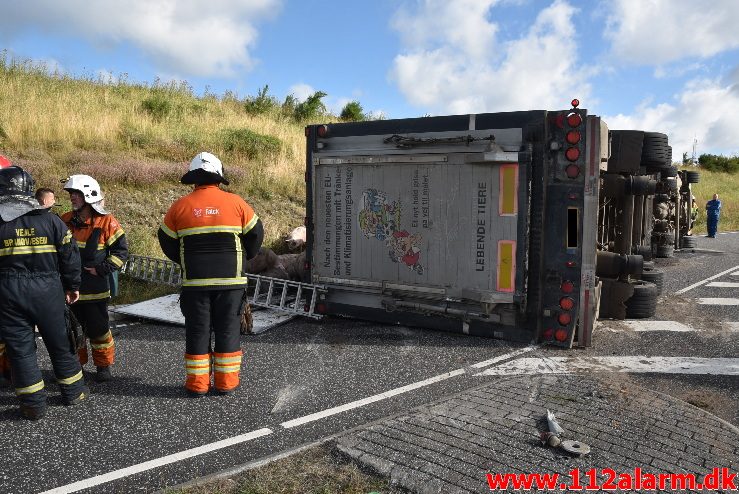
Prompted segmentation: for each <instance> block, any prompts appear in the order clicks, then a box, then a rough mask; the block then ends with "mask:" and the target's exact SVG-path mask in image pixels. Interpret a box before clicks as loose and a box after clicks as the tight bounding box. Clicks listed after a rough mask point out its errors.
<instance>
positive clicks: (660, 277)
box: [641, 268, 665, 295]
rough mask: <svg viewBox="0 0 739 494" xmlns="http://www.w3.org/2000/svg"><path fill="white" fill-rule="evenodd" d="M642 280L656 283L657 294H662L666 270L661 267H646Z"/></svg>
mask: <svg viewBox="0 0 739 494" xmlns="http://www.w3.org/2000/svg"><path fill="white" fill-rule="evenodd" d="M641 279H642V281H648V282H649V283H654V285H655V286H656V287H657V295H662V288H663V287H664V285H665V272H664V271H662V270H661V269H655V268H644V270H643V271H642V273H641Z"/></svg>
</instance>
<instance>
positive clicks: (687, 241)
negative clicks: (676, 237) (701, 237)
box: [680, 235, 698, 249]
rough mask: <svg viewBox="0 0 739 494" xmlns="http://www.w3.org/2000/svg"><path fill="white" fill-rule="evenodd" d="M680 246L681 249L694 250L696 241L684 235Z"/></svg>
mask: <svg viewBox="0 0 739 494" xmlns="http://www.w3.org/2000/svg"><path fill="white" fill-rule="evenodd" d="M680 244H681V246H682V248H683V249H695V248H696V246H697V245H698V239H697V238H696V237H694V236H692V235H689V236H688V235H686V236H685V237H683V238H682V240H681V241H680Z"/></svg>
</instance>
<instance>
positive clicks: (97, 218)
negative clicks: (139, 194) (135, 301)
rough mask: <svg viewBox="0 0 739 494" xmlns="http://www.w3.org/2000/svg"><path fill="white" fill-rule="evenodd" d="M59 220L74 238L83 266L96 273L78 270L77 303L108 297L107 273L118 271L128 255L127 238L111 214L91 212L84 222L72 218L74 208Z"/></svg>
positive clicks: (106, 298)
mask: <svg viewBox="0 0 739 494" xmlns="http://www.w3.org/2000/svg"><path fill="white" fill-rule="evenodd" d="M62 220H63V221H64V222H65V223H66V224H67V226H68V227H69V229H70V230H71V231H72V236H74V238H75V240H77V245H78V246H79V249H80V257H81V259H82V266H83V267H89V268H92V267H94V268H95V270H96V271H97V273H98V274H97V275H94V274H91V273H89V272H87V271H86V270H84V269H83V270H82V284H81V286H80V300H79V302H78V303H84V302H99V301H101V300H108V298H110V284H109V280H108V279H109V276H108V275H110V273H112V272H113V271H116V270H119V269H121V268H122V267H123V264H124V263H125V262H126V259H127V258H128V241H127V240H126V234H125V233H124V231H123V228H121V225H120V223H118V220H116V219H115V217H114V216H113V215H112V214H106V215H99V214H97V213H95V212H93V213H92V216H91V217H90V218H88V219H87V221H84V222H82V221H81V220H79V218H78V217H77V218H75V213H74V211H69V212H67V213H64V214H63V215H62Z"/></svg>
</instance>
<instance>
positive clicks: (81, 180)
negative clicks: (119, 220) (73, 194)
mask: <svg viewBox="0 0 739 494" xmlns="http://www.w3.org/2000/svg"><path fill="white" fill-rule="evenodd" d="M64 190H67V191H70V190H76V191H77V192H80V193H82V195H83V196H84V197H85V202H86V203H87V204H89V205H90V206H92V209H94V210H95V211H97V212H98V213H100V214H108V211H106V210H105V207H104V206H103V191H102V190H100V184H99V183H98V181H97V180H95V179H94V178H92V177H91V176H89V175H72V176H71V177H69V178H68V179H67V183H66V184H64Z"/></svg>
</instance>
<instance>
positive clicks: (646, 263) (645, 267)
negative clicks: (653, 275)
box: [642, 261, 654, 269]
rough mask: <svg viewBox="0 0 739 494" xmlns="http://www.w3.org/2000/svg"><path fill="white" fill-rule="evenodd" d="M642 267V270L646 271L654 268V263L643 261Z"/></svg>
mask: <svg viewBox="0 0 739 494" xmlns="http://www.w3.org/2000/svg"><path fill="white" fill-rule="evenodd" d="M643 266H644V267H643V268H642V269H647V268H650V269H652V268H654V261H644V263H643Z"/></svg>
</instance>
